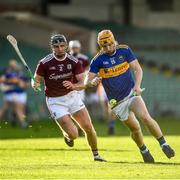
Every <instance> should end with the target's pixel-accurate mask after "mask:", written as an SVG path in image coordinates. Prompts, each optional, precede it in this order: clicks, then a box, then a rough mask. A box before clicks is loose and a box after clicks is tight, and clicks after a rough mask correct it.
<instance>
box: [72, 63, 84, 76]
mask: <svg viewBox="0 0 180 180" xmlns="http://www.w3.org/2000/svg"><path fill="white" fill-rule="evenodd" d="M73 72H74V75H78V74H81V73H83V67H82V64H81V63H80V61H78V62H77V63H76V64H75V67H74V71H73Z"/></svg>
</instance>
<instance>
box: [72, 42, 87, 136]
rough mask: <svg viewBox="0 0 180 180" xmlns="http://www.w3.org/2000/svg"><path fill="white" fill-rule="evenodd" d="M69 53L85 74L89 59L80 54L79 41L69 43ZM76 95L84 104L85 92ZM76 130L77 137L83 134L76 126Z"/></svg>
mask: <svg viewBox="0 0 180 180" xmlns="http://www.w3.org/2000/svg"><path fill="white" fill-rule="evenodd" d="M69 53H70V54H71V55H73V56H74V57H76V58H77V59H78V60H79V62H80V63H81V66H82V68H83V72H84V73H86V70H87V69H88V67H89V58H88V56H86V55H85V54H82V53H81V43H80V41H78V40H72V41H69ZM77 82H78V81H77V79H76V77H75V76H74V83H77ZM78 93H79V94H80V97H81V100H82V101H83V102H85V98H86V92H85V90H81V91H78ZM77 128H78V133H79V135H82V133H83V132H82V130H81V129H80V128H79V126H78V125H77Z"/></svg>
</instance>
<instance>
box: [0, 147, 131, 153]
mask: <svg viewBox="0 0 180 180" xmlns="http://www.w3.org/2000/svg"><path fill="white" fill-rule="evenodd" d="M0 150H18V151H90V149H83V148H79V149H77V148H72V149H66V148H57V149H50V148H27V149H23V148H12V149H10V148H0ZM99 151H108V152H132V150H127V149H123V150H122V149H99Z"/></svg>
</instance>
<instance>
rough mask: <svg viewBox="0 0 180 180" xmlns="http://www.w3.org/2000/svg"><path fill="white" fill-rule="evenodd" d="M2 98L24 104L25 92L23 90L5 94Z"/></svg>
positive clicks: (25, 99)
mask: <svg viewBox="0 0 180 180" xmlns="http://www.w3.org/2000/svg"><path fill="white" fill-rule="evenodd" d="M4 100H5V101H7V102H15V103H21V104H26V101H27V94H26V93H25V92H22V93H15V92H14V93H10V94H5V95H4Z"/></svg>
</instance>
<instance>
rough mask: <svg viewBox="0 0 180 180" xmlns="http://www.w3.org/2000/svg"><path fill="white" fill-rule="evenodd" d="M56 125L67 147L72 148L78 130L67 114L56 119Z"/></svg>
mask: <svg viewBox="0 0 180 180" xmlns="http://www.w3.org/2000/svg"><path fill="white" fill-rule="evenodd" d="M56 123H57V125H58V126H59V128H60V129H61V131H62V133H63V136H64V138H65V142H66V144H67V145H68V146H70V147H72V146H73V145H74V141H73V140H74V139H76V138H77V137H78V130H77V127H76V126H75V124H74V123H73V121H72V120H71V117H70V115H69V114H67V115H64V116H63V117H60V118H58V119H56Z"/></svg>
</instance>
